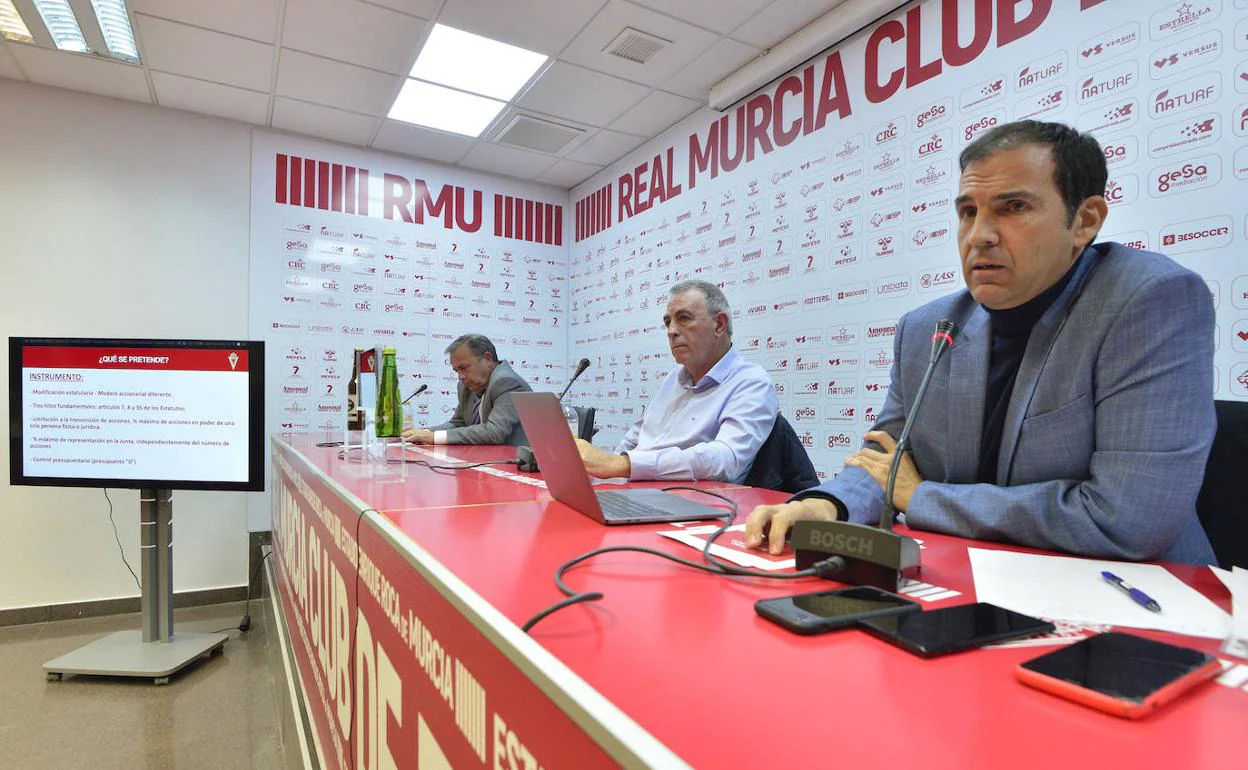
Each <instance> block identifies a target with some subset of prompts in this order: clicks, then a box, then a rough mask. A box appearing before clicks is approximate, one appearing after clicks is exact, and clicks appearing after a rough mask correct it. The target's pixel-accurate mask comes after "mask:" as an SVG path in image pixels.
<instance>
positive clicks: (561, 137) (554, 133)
mask: <svg viewBox="0 0 1248 770" xmlns="http://www.w3.org/2000/svg"><path fill="white" fill-rule="evenodd" d="M584 133H585V132H584V131H583V130H581V129H579V128H573V127H571V126H564V125H561V124H559V123H552V122H551V121H549V120H542V119H541V118H535V117H532V116H530V115H520V114H517V115H513V116H512V118H511V120H509V121H507V123H506V124H505V125H504V126H503V127H502V129H501V130H499V132H498V133H497V134H496V135H495V137H494V140H495V141H496V142H500V143H501V144H509V145H511V146H513V147H524V148H525V149H528V150H537V151H538V152H545V153H549V154H554V153H556V152H559V151H560V150H562V149H563V148H564V147H565V146H567V144H568V142H570V141H572V140H573V139H575V138H577V137H578V136H580V135H581V134H584Z"/></svg>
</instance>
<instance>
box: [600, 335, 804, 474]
mask: <svg viewBox="0 0 1248 770" xmlns="http://www.w3.org/2000/svg"><path fill="white" fill-rule="evenodd" d="M778 411H779V403H778V402H777V401H776V391H775V388H774V387H773V386H772V383H771V377H769V376H768V375H767V372H766V370H764V369H763V367H761V366H759V365H758V364H752V363H750V362H748V361H746V360H745V359H743V358H742V357H741V355H740V354H739V353H737V351H736V348H729V349H728V352H727V353H725V354H724V357H723V358H721V359H719V361H718V362H716V364H715V365H714V366H712V367H711V370H710V371H709V372H707V373H706V375H705V376H704V377H702V379H701V380H698V381H697V382H696V383H695V382H693V381H692V378H691V377H690V375H689V372H688V371H686V370H685V367H684V366H677V367H676V368H675V369H673V370H672V371H671V372H670V373H669V374H668V375H667V379H665V380H663V384H662V385H661V386H659V392H658V393H657V394H655V396H654V398H653V399H651V401H650V403H649V405H647V407H646V413H645V414H644V415H643V416H642V418H641V419H640V420H638V421H637V422H635V423H633V426H632V427H631V428H629V429H628V433H626V434H624V438H623V439H621V441H620V443H619V444H618V445H616V447H615V452H616V453H617V454H621V453H623V454H627V455H628V458H629V462H631V463H632V473H631V474H630V476H629V478H630V479H631V480H633V481H648V480H652V479H655V480H660V481H667V480H671V479H715V480H718V481H730V482H735V483H740V482H741V481H743V480H744V479H745V477H746V475H747V474H748V473H749V472H750V466H752V465H753V464H754V455H756V454H757V453H758V449H759V447H761V446H762V445H763V442H764V441H766V440H767V436H768V435H770V434H771V428H772V425H773V424H774V423H775V421H776V413H777V412H778Z"/></svg>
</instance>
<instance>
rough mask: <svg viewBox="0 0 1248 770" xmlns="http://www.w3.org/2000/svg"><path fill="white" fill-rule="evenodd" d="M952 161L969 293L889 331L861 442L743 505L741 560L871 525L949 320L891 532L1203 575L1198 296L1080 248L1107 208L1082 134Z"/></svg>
mask: <svg viewBox="0 0 1248 770" xmlns="http://www.w3.org/2000/svg"><path fill="white" fill-rule="evenodd" d="M959 161H960V165H961V167H962V178H961V182H960V185H959V194H958V197H957V199H956V200H955V207H956V211H957V218H958V246H959V251H960V253H961V261H962V274H963V279H964V281H965V283H966V289H965V290H964V291H960V292H957V293H955V294H951V295H949V296H946V297H941V298H940V299H937V300H935V301H933V302H930V303H928V304H926V305H924V306H922V307H920V308H917V309H915V310H913V311H911V312H909V313H907V314H905V315H904V316H902V318H901V320H900V321H899V322H898V325H897V334H896V337H895V340H894V357H893V366H892V372H891V376H890V379H891V381H890V384H889V391H888V398H887V399H886V400H885V402H884V407H883V409H882V410H881V411H880V418H879V420H878V421H877V422H876V424H875V426H874V429H873V430H872V431H870V432H868V433H867V434H866V440H867V441H868V443H867V444H866V445H865V446H864V447H863V448H862V449H860V450H859V451H858V452H856V453H855V454H854V455H853V456H852V457H850V458H849V460H847V461H846V466H847V467H846V468H845V469H844V471H842V472H841V474H840V475H838V476H837V477H836V478H834V479H832V480H831V481H829V482H827V483H825V484H822V485H820V486H818V487H815V488H813V489H810V490H807V491H806V492H803V493H801V494H799V495H797V496H796V497H795V498H793V500H791V501H789V502H787V503H784V504H783V505H768V506H761V507H759V508H757V509H755V510H754V511H753V512H752V513H751V514H750V516H749V518H748V520H747V522H746V531H745V542H746V544H747V545H750V546H753V547H763V546H767V547H769V548H770V550H771V552H772V553H779V552H780V549H781V548H782V547H783V545H784V537H785V533H786V532H787V531H788V529H789V527H790V526H791V524H792V523H793V521H795V520H798V519H825V520H828V519H834V518H840V519H848V520H849V521H854V522H859V523H864V524H873V523H875V522H876V521H878V520H879V517H880V512H881V509H882V508H883V505H884V494H883V488H884V486H885V479H886V478H887V475H888V468H889V464H890V463H891V462H892V459H893V456H894V454H895V449H896V437H897V436H898V435H900V433H901V427H902V424H903V423H904V421H905V415H907V414H909V413H910V410H911V408H912V407H913V405H914V396H915V392H916V390H917V389H918V385H919V382H920V380H921V379H922V377H923V374H924V371H925V370H926V369H927V366H928V360H929V353H930V351H931V343H930V341H929V338H930V335H931V334H932V330H933V328H934V327H935V325H936V322H937V321H938V320H940V319H949V320H951V321H953V322H954V323H955V324H956V330H955V332H954V334H953V349H952V350H951V351H950V352H949V354H948V355H946V356H945V357H944V358H943V359H942V360H941V361H940V363H939V364H938V366H937V368H936V370H935V372H934V373H933V375H932V380H931V383H930V386H929V390H928V392H927V396H926V400H925V402H924V406H923V410H922V412H921V413H920V414H919V415H918V419H917V420H916V422H915V424H914V426H913V427H912V428H911V433H910V439H911V443H910V447H911V451H909V452H907V453H906V455H905V456H904V457H903V458H902V461H901V464H900V466H899V468H900V469H899V472H898V475H897V484H896V487H895V489H894V494H893V504H894V505H895V507H896V509H897V510H899V511H904V512H905V521H906V524H908V525H909V526H910V527H913V528H915V529H930V530H934V531H937V532H946V533H949V534H954V535H961V536H963V537H972V538H978V539H984V540H1006V541H1011V542H1015V543H1020V544H1023V545H1029V546H1034V547H1038V548H1047V549H1051V550H1058V551H1068V552H1071V553H1076V554H1082V555H1087V556H1100V557H1109V558H1116V559H1130V560H1152V559H1160V560H1165V561H1177V562H1190V563H1197V564H1203V563H1210V562H1212V561H1213V558H1214V557H1213V551H1212V550H1211V548H1210V545H1209V540H1208V538H1207V537H1206V536H1205V532H1204V530H1203V529H1202V528H1201V525H1200V521H1199V520H1198V519H1197V517H1196V508H1195V504H1196V496H1197V493H1198V492H1199V490H1200V485H1201V479H1202V476H1203V473H1204V467H1205V459H1206V457H1207V456H1208V454H1209V447H1210V445H1211V443H1212V441H1213V434H1214V428H1215V423H1214V411H1213V389H1212V382H1213V378H1214V374H1213V329H1214V309H1213V302H1212V300H1211V298H1210V296H1209V289H1208V287H1207V286H1206V285H1205V282H1204V280H1202V279H1201V277H1200V276H1199V275H1197V274H1196V273H1194V272H1192V271H1191V270H1188V269H1186V268H1184V267H1181V266H1180V265H1178V264H1176V263H1175V262H1173V261H1171V260H1170V259H1168V258H1166V257H1165V256H1163V255H1161V254H1156V253H1153V252H1147V251H1140V250H1138V249H1133V248H1129V247H1127V246H1123V245H1121V244H1117V243H1112V242H1102V243H1096V244H1093V241H1095V239H1096V235H1097V233H1098V231H1099V230H1100V228H1101V225H1102V224H1103V222H1104V221H1105V217H1106V214H1107V211H1108V207H1107V204H1106V201H1105V198H1104V195H1103V192H1104V190H1105V182H1106V178H1107V171H1106V166H1105V157H1104V154H1103V153H1102V151H1101V148H1100V146H1099V145H1098V144H1097V142H1096V140H1095V139H1094V138H1092V137H1091V136H1088V135H1086V134H1080V133H1079V132H1078V131H1076V130H1074V129H1072V128H1070V127H1069V126H1065V125H1062V124H1058V123H1038V122H1035V121H1020V122H1017V123H1010V124H1006V125H1003V126H1000V127H998V128H995V129H993V130H991V131H989V132H987V133H985V134H983V135H982V136H981V137H980V138H979V139H976V140H975V141H974V142H972V143H971V144H970V145H968V146H967V147H966V149H965V150H963V152H962V155H961V157H960V159H959ZM765 525H767V526H768V534H767V537H766V542H764V540H765V538H764V533H763V528H764V526H765Z"/></svg>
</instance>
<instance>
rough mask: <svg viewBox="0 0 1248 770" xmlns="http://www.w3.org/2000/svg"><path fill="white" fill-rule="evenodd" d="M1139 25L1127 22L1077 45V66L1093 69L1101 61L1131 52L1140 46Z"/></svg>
mask: <svg viewBox="0 0 1248 770" xmlns="http://www.w3.org/2000/svg"><path fill="white" fill-rule="evenodd" d="M1140 37H1141V36H1140V25H1139V24H1137V23H1136V22H1134V21H1132V22H1128V23H1126V24H1122V25H1120V26H1117V27H1114V28H1113V29H1110V30H1106V31H1105V32H1102V33H1100V34H1099V35H1094V36H1093V37H1090V38H1088V39H1087V40H1084V41H1083V42H1082V43H1080V44H1079V66H1081V67H1094V66H1096V65H1097V64H1100V63H1101V62H1102V61H1106V60H1108V59H1112V58H1114V57H1115V56H1119V55H1120V54H1124V53H1127V52H1128V51H1131V50H1132V49H1134V48H1135V47H1136V46H1138V45H1139V44H1140Z"/></svg>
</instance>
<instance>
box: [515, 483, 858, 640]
mask: <svg viewBox="0 0 1248 770" xmlns="http://www.w3.org/2000/svg"><path fill="white" fill-rule="evenodd" d="M676 489H684V490H689V491H693V492H701V493H702V494H704V495H710V496H711V497H718V498H719V499H720V500H723V501H724V502H726V503H728V505H730V506H732V510H731V511H729V512H728V513H726V514H725V520H724V524H723V526H721V527H720V528H719V529H717V530H715V531H714V532H712V533H711V535H710V537H708V538H707V539H706V545H705V546H704V547H703V548H702V558H703V559H704V560H705V561H706V562H707V563H706V564H699V563H698V562H695V561H689V560H688V559H682V558H680V557H679V556H673V555H672V554H670V553H665V552H663V551H658V550H655V549H653V548H644V547H642V546H637V545H613V546H607V547H605V548H595V549H594V550H592V551H589V552H587V553H583V554H581V555H580V556H577V557H575V558H573V559H571V560H569V561H566V562H564V563H563V564H560V565H559V567H558V569H556V570H555V585H556V586H558V588H559V590H560V591H561V592H562V593H563V594H564V595H565V596H567V598H566V599H561V600H559V601H557V602H555V603H554V604H552V605H550V606H549V607H546V608H545V609H543V610H542V611H540V612H538V613H537V614H536V615H534V616H533V617H531V618H529V619H528V620H527V621H526V622H525V624H524V625H523V626H521V627H520V629H521V630H522V631H524V632H526V633H527V632H528V631H529V630H530V629H531V628H533V626H535V625H537V624H538V623H540V622H541V621H542V620H544V619H546V618H547V617H548V616H550V615H552V614H554V613H555V612H558V611H559V610H561V609H563V608H564V607H571V606H572V605H574V604H579V603H581V602H592V601H597V600H599V599H601V598H603V593H602V592H601V591H590V592H586V593H577V592H576V591H574V590H573V589H571V588H570V587H568V585H567V584H566V583H564V582H563V575H564V573H565V572H567V571H568V570H569V569H571V568H572V567H575V566H576V565H577V564H580V563H581V562H583V561H586V560H587V559H591V558H593V557H594V556H597V555H599V554H603V553H612V552H625V551H628V552H633V553H648V554H651V555H653V556H658V557H659V558H662V559H667V560H668V561H673V562H676V563H677V564H682V565H684V566H686V567H692V568H693V569H696V570H700V571H702V572H710V573H711V574H713V575H729V576H738V577H760V578H769V579H771V580H796V579H798V578H808V577H825V576H827V575H832V574H835V573H837V572H840V571H841V570H843V569H845V560H844V559H843V558H841V557H840V556H829V557H828V558H826V559H823V560H821V561H819V562H816V563H815V564H814V565H813V566H811V567H809V568H807V569H804V570H798V571H796V572H778V573H777V572H764V571H763V570H754V569H747V568H745V567H738V566H736V565H735V564H729V563H728V562H725V561H723V560H721V559H719V558H717V557H715V556H712V555H711V546H712V545H714V543H715V540H716V538H718V537H719V536H720V535H722V534H723V533H724V532H725V531H727V529H728V528H729V527H731V526H732V524H733V521H734V520H735V519H736V518H737V504H736V502H734V501H733V500H730V499H729V498H727V497H725V496H724V495H721V494H719V493H717V492H711V491H710V490H707V489H700V488H698V487H690V486H675V487H663V489H662V491H664V492H670V491H672V490H676Z"/></svg>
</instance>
